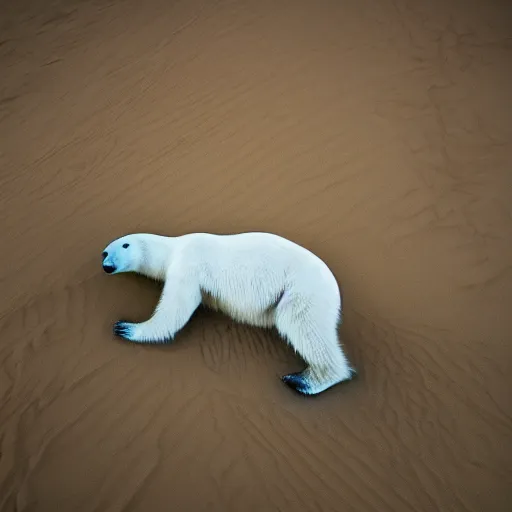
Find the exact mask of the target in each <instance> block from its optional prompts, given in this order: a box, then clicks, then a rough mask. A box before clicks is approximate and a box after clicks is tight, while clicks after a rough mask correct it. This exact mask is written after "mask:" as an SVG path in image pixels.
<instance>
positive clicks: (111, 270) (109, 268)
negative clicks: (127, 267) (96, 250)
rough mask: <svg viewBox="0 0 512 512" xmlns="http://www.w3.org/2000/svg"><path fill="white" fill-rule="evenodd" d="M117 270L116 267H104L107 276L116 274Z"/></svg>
mask: <svg viewBox="0 0 512 512" xmlns="http://www.w3.org/2000/svg"><path fill="white" fill-rule="evenodd" d="M115 269H116V267H114V266H113V265H103V270H104V271H105V272H106V273H107V274H112V272H114V270H115Z"/></svg>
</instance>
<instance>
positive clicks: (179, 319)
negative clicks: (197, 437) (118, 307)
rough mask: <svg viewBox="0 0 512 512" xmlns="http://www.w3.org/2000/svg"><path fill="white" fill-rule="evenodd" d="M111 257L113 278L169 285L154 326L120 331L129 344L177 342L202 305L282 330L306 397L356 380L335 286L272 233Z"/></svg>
mask: <svg viewBox="0 0 512 512" xmlns="http://www.w3.org/2000/svg"><path fill="white" fill-rule="evenodd" d="M123 244H129V246H128V247H127V248H123ZM105 251H106V252H107V253H108V255H107V256H106V258H105V260H104V262H103V264H104V265H107V266H108V265H110V266H113V267H115V269H116V270H115V271H114V272H112V273H121V272H137V273H140V274H143V275H145V276H148V277H150V278H153V279H157V280H162V281H165V283H164V287H163V291H162V295H161V298H160V301H159V303H158V306H157V307H156V310H155V312H154V314H153V315H152V317H151V318H150V319H148V320H147V321H145V322H142V323H139V324H133V323H128V322H118V324H116V326H117V327H116V329H117V331H116V332H117V333H118V334H120V335H121V336H123V337H124V338H126V339H129V340H131V341H137V342H148V343H150V342H164V341H167V340H170V339H173V338H174V336H175V334H176V333H177V332H178V331H179V330H180V329H181V328H182V327H183V326H184V325H185V324H186V323H187V322H188V321H189V319H190V317H191V316H192V314H193V313H194V311H195V310H196V308H197V307H198V306H199V305H200V304H201V303H203V304H204V305H206V306H208V307H210V308H213V309H216V310H219V311H222V312H224V313H226V314H227V315H229V316H230V317H232V318H233V319H235V320H237V321H239V322H244V323H247V324H251V325H255V326H260V327H273V326H275V327H276V328H277V330H278V332H279V333H280V334H281V335H282V336H283V337H284V338H286V339H287V340H288V342H289V343H290V344H291V345H292V346H293V348H294V349H295V350H296V351H297V352H298V353H299V355H300V356H301V357H302V358H303V359H304V360H305V361H306V362H307V364H308V367H307V368H306V370H304V372H302V373H301V374H296V375H298V379H302V381H303V384H301V385H300V387H301V389H300V390H299V391H300V392H302V393H305V394H316V393H320V392H321V391H323V390H325V389H327V388H329V387H331V386H333V385H334V384H337V383H339V382H342V381H344V380H348V379H350V378H351V377H352V375H353V374H354V373H355V371H354V370H353V369H352V368H351V367H350V365H349V363H348V361H347V358H346V357H345V354H344V353H343V350H342V348H341V346H340V343H339V340H338V335H337V326H338V323H339V322H340V320H341V296H340V291H339V288H338V285H337V282H336V279H335V278H334V276H333V274H332V273H331V271H330V270H329V268H328V267H327V265H326V264H325V263H324V262H323V261H322V260H320V259H319V258H318V257H317V256H315V255H314V254H312V253H311V252H310V251H308V250H307V249H305V248H303V247H301V246H299V245H297V244H295V243H294V242H291V241H289V240H286V239H284V238H282V237H280V236H277V235H274V234H270V233H242V234H236V235H213V234H208V233H193V234H189V235H184V236H180V237H164V236H159V235H152V234H143V233H141V234H132V235H128V236H124V237H122V238H119V239H117V240H115V241H113V242H112V243H110V244H109V245H108V246H107V247H106V248H105ZM288 377H289V376H286V377H283V379H287V378H288ZM285 382H286V380H285ZM292 387H294V386H292Z"/></svg>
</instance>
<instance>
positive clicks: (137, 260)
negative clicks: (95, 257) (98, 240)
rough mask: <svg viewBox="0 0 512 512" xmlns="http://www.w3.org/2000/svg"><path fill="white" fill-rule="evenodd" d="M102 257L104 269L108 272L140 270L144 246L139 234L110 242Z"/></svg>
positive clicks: (117, 272)
mask: <svg viewBox="0 0 512 512" xmlns="http://www.w3.org/2000/svg"><path fill="white" fill-rule="evenodd" d="M102 257H103V270H104V271H105V272H106V273H107V274H119V273H121V272H138V271H139V267H140V264H141V261H142V260H143V247H142V244H141V241H140V240H139V239H138V238H137V236H134V235H128V236H123V237H121V238H118V239H117V240H114V241H113V242H110V244H108V245H107V247H105V250H104V251H103V254H102Z"/></svg>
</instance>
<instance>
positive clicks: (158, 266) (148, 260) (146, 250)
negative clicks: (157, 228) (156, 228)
mask: <svg viewBox="0 0 512 512" xmlns="http://www.w3.org/2000/svg"><path fill="white" fill-rule="evenodd" d="M138 236H139V238H140V242H141V246H142V254H143V257H142V263H141V266H140V268H139V273H140V274H142V275H144V276H146V277H149V278H151V279H156V280H158V281H163V280H164V279H165V275H166V273H167V269H168V268H169V265H170V262H171V258H172V252H173V238H171V237H167V236H160V235H150V234H140V235H138Z"/></svg>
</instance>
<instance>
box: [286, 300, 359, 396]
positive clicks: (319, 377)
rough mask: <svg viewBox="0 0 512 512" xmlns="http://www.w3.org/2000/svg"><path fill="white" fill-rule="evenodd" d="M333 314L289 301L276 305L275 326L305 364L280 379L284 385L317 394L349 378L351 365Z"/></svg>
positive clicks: (350, 376) (307, 393)
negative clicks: (300, 369) (295, 371)
mask: <svg viewBox="0 0 512 512" xmlns="http://www.w3.org/2000/svg"><path fill="white" fill-rule="evenodd" d="M336 326H337V320H336V314H335V313H332V312H331V314H329V308H327V312H326V309H324V308H320V307H316V308H315V307H313V306H310V305H309V306H308V305H304V303H302V302H300V301H294V300H290V301H287V302H286V303H284V304H280V305H279V306H278V310H277V314H276V327H277V329H278V331H279V333H280V334H281V335H282V336H283V337H285V338H286V339H287V340H288V342H289V343H290V345H291V346H292V347H293V348H294V349H295V351H296V352H297V353H298V354H299V355H300V356H301V357H302V359H304V361H305V362H306V363H307V367H306V368H305V369H304V370H303V371H301V372H298V373H291V374H289V375H284V376H283V377H282V380H283V382H284V383H285V384H286V385H288V386H289V387H291V388H292V389H294V390H295V391H297V392H299V393H301V394H304V395H316V394H318V393H321V392H322V391H325V390H326V389H328V388H330V387H332V386H334V385H336V384H338V383H340V382H343V381H347V380H350V379H352V377H353V376H354V375H355V374H356V371H355V370H354V369H353V368H352V367H351V366H350V364H349V362H348V360H347V358H346V356H345V354H344V352H343V350H342V348H341V346H340V344H339V341H338V336H337V329H336Z"/></svg>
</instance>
